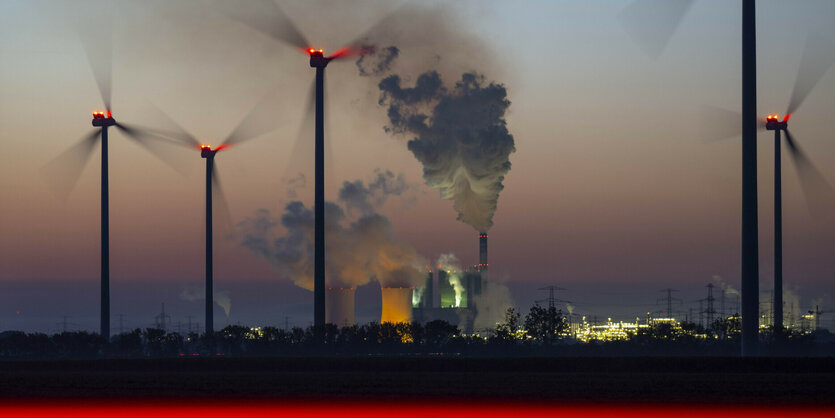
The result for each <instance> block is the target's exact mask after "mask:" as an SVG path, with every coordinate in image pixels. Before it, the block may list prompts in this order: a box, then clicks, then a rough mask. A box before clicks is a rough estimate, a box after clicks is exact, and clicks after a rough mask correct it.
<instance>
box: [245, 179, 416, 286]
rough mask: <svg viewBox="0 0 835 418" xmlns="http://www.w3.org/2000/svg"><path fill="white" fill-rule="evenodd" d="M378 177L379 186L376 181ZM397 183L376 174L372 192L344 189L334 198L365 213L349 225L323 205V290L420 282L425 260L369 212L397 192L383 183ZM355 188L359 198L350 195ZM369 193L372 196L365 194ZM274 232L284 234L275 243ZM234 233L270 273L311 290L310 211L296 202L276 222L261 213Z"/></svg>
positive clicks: (332, 207)
mask: <svg viewBox="0 0 835 418" xmlns="http://www.w3.org/2000/svg"><path fill="white" fill-rule="evenodd" d="M380 176H382V178H383V181H382V183H378V181H377V180H379V179H380V178H381V177H380ZM397 178H398V177H396V176H394V175H393V174H392V175H391V176H389V175H387V174H385V173H379V172H378V173H377V177H376V179H377V180H374V181H372V182H371V184H372V185H374V184H378V185H377V186H373V187H365V186H364V185H363V183H362V182H361V181H358V182H346V183H345V185H346V186H345V187H343V189H342V190H341V191H340V196H342V195H343V194H348V195H350V196H351V200H350V202H351V203H350V204H351V205H355V206H356V207H361V208H363V209H364V210H366V211H365V212H364V213H363V215H362V216H361V217H360V218H359V219H357V220H356V221H353V222H349V221H348V220H347V218H346V216H345V212H344V210H343V208H342V207H340V206H339V205H337V204H335V203H332V202H326V204H325V256H326V264H325V265H326V272H325V279H326V282H327V283H328V285H332V286H359V285H363V284H366V283H368V282H369V281H371V280H377V281H378V282H380V284H382V285H383V286H393V287H394V286H415V285H417V284H419V283H421V282H422V280H423V278H424V273H423V270H424V268H423V266H424V265H425V264H426V262H425V260H424V259H423V258H422V257H421V256H420V255H419V254H418V253H417V251H416V250H415V249H414V248H413V247H412V246H411V245H409V244H408V243H405V242H402V241H400V240H399V239H398V238H397V237H396V235H395V233H394V228H393V226H392V224H391V222H389V220H388V218H386V217H385V216H382V215H380V214H377V213H374V212H373V208H374V207H375V202H379V201H385V198H383V197H381V196H380V195H381V194H382V195H386V194H394V192H395V191H398V190H401V189H400V188H398V187H393V188H392V187H389V186H391V184H389V183H390V182H389V180H391V179H397ZM400 178H401V180H402V177H400ZM395 183H396V181H395ZM357 188H359V189H362V190H364V192H362V193H359V194H357V193H355V191H356V189H357ZM369 188H371V189H373V192H370V193H369V192H368V190H369ZM347 189H350V190H352V191H350V192H349V191H346V190H347ZM352 207H353V206H352ZM279 226H280V227H283V228H284V234H283V235H281V236H278V237H276V235H277V234H278V231H277V230H278V228H279ZM238 228H239V234H240V237H241V245H242V246H243V247H245V248H248V249H250V250H251V251H253V252H254V253H256V254H257V255H259V256H261V257H263V258H265V259H266V260H268V261H269V262H270V265H271V266H272V267H273V270H275V271H276V272H278V273H279V274H281V275H282V276H285V277H288V278H290V279H291V280H293V282H295V283H296V284H297V285H298V286H300V287H303V288H305V289H311V290H312V289H313V230H314V214H313V210H312V209H311V208H308V207H306V206H305V205H304V204H303V203H302V202H298V201H295V202H290V203H289V204H287V206H286V207H285V209H284V213H283V214H282V215H281V217H280V218H279V219H275V218H274V217H273V216H272V215H271V214H270V212H269V211H268V210H266V209H261V210H259V211H257V212H256V213H255V214H254V215H253V216H252V217H248V218H246V219H245V220H244V221H243V222H241V223H239V224H238Z"/></svg>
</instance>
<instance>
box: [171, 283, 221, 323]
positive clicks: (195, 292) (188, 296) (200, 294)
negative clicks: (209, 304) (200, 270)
mask: <svg viewBox="0 0 835 418" xmlns="http://www.w3.org/2000/svg"><path fill="white" fill-rule="evenodd" d="M180 299H181V300H185V301H188V302H192V301H197V300H206V288H205V287H198V286H188V287H185V288H183V290H182V291H180ZM212 299H213V300H214V303H216V304H217V305H218V306H220V307H221V308H222V309H223V312H224V313H225V314H226V317H227V318H229V313H230V312H231V310H232V298H231V297H230V296H229V292H228V291H226V290H221V291H214V292H213V294H212Z"/></svg>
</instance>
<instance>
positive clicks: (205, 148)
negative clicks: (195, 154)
mask: <svg viewBox="0 0 835 418" xmlns="http://www.w3.org/2000/svg"><path fill="white" fill-rule="evenodd" d="M215 152H217V150H212V146H211V145H201V146H200V156H201V157H203V158H209V157H211V156H213V155H214V154H215Z"/></svg>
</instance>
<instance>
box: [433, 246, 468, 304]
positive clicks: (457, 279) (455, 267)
mask: <svg viewBox="0 0 835 418" xmlns="http://www.w3.org/2000/svg"><path fill="white" fill-rule="evenodd" d="M438 268H440V269H441V270H445V271H446V272H447V280H449V284H450V285H451V286H452V290H453V291H454V292H455V307H456V308H457V307H459V306H461V300H462V298H463V297H464V293H465V292H466V289H465V288H464V284H463V283H461V276H462V275H463V274H464V272H463V271H462V270H461V262H459V261H458V257H456V256H455V254H452V253H449V254H441V256H440V257H438Z"/></svg>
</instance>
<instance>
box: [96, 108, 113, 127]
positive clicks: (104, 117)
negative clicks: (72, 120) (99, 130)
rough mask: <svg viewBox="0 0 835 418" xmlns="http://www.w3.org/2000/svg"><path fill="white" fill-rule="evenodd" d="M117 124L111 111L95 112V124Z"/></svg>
mask: <svg viewBox="0 0 835 418" xmlns="http://www.w3.org/2000/svg"><path fill="white" fill-rule="evenodd" d="M115 124H116V121H115V120H114V119H113V116H112V115H111V114H110V111H109V110H108V111H103V110H96V111H94V112H93V126H98V127H102V126H113V125H115Z"/></svg>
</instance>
